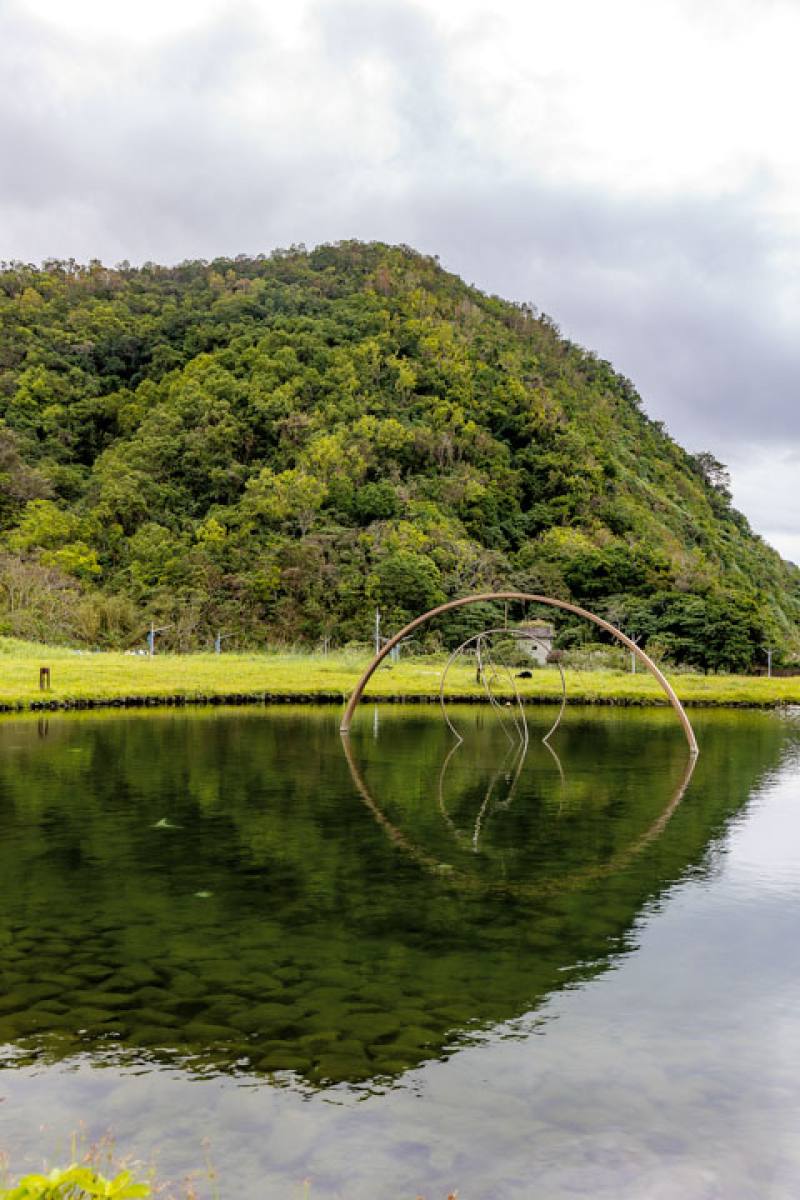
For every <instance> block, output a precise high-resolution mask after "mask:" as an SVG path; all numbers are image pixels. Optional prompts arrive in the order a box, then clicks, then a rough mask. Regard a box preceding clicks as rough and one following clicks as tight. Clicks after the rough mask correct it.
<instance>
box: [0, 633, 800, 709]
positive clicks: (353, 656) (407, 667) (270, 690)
mask: <svg viewBox="0 0 800 1200" xmlns="http://www.w3.org/2000/svg"><path fill="white" fill-rule="evenodd" d="M369 660H370V655H369V654H367V653H362V654H357V653H353V652H350V653H338V654H337V653H332V654H328V655H321V654H313V653H308V654H304V653H301V652H298V651H292V652H284V653H281V652H274V653H270V654H230V653H229V654H202V653H198V654H187V655H177V654H156V655H155V656H154V657H152V658H150V657H147V656H138V655H130V654H120V653H113V652H103V653H80V652H75V651H70V650H65V649H63V648H54V647H46V646H37V645H32V644H25V643H20V642H15V641H13V640H11V639H0V706H2V707H3V708H4V709H6V710H9V709H11V710H16V709H25V708H30V707H31V706H32V705H34V706H40V705H47V706H53V707H73V706H76V705H81V706H83V705H84V704H88V703H89V702H91V703H92V704H93V705H103V704H109V703H112V702H120V703H121V702H131V703H135V702H137V701H143V700H145V699H148V698H149V699H151V700H154V701H155V700H158V701H160V702H170V703H176V702H177V703H181V702H185V703H193V702H209V701H211V702H213V700H214V699H215V698H226V699H229V700H235V699H240V700H242V701H250V702H263V701H264V700H267V701H269V700H270V699H273V698H274V699H292V698H293V699H295V700H306V701H308V700H322V701H325V702H328V703H331V702H332V703H337V704H338V703H341V704H343V703H344V701H345V700H346V698H347V696H348V695H349V694H350V692H351V691H352V689H353V687H354V686H355V684H356V682H357V680H358V678H359V676H360V674H361V672H362V671H363V670H364V668H365V667H366V666H367V663H368V662H369ZM446 661H447V659H446V657H445V656H444V655H439V656H425V657H419V658H409V659H407V660H405V661H402V660H401V661H400V662H399V663H396V664H393V663H390V662H385V663H384V664H383V665H382V666H381V667H380V668H379V670H378V671H377V673H376V674H375V675H374V676H373V678H372V680H371V681H370V684H369V688H368V691H367V695H366V700H367V701H368V700H369V698H370V697H375V698H380V699H391V700H404V699H407V700H431V701H435V700H437V699H438V697H439V685H440V681H441V676H442V672H443V670H444V667H445V664H446ZM41 666H49V668H50V684H51V686H50V689H49V690H46V691H42V690H40V687H39V668H40V667H41ZM531 674H532V677H531V678H530V679H523V678H517V679H516V681H515V682H516V685H517V687H518V688H519V692H520V694H521V696H522V697H523V698H524V699H526V700H528V701H530V702H532V703H534V702H540V701H545V702H547V701H552V702H554V703H556V702H560V699H561V676H560V674H559V672H558V670H557V669H556V668H554V667H545V668H538V669H536V670H534V671H533V672H532V673H531ZM475 675H476V672H475V665H474V662H470V661H467V662H460V663H459V662H456V663H455V664H454V666H453V667H452V668H451V669H450V671H449V672H448V676H447V686H446V695H447V696H448V697H449V698H451V699H454V700H457V699H459V698H462V699H465V700H472V699H474V700H485V699H486V692H485V689H484V687H483V686H482V685H481V684H479V683H477V682H476V677H475ZM565 677H566V687H567V699H568V701H569V702H574V703H590V704H591V703H601V704H602V703H613V704H647V705H650V704H663V703H665V702H666V700H665V696H664V693H663V692H662V690H661V688H660V687H659V685H658V684H657V683H656V681H655V680H654V679H653V678H652V677H651V676H650V675H648V674H646V673H645V672H643V671H642V670H641V669H640V670H638V671H637V673H636V674H631V673H630V672H628V671H621V670H612V669H602V670H591V669H590V670H580V669H574V668H570V667H567V668H566V669H565ZM671 682H672V683H673V685H674V686H675V690H676V691H677V693H678V695H679V697H680V699H681V700H682V701H683V702H684V703H686V704H702V705H706V704H707V705H753V706H777V705H790V704H800V676H797V677H791V678H784V679H775V678H772V679H767V678H766V677H757V678H754V677H751V676H736V675H699V674H677V675H674V676H672V678H671ZM496 691H497V694H498V695H508V696H511V695H512V694H513V693H512V690H511V687H510V686H506V687H505V688H503V687H502V686H498V687H497V689H496Z"/></svg>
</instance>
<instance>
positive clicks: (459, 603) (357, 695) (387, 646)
mask: <svg viewBox="0 0 800 1200" xmlns="http://www.w3.org/2000/svg"><path fill="white" fill-rule="evenodd" d="M510 600H517V601H520V602H521V603H523V604H545V605H547V606H548V607H549V608H560V609H563V610H564V611H565V612H571V613H575V615H576V616H578V617H584V618H585V619H586V620H587V621H592V622H593V623H594V624H595V625H599V626H600V628H601V629H604V630H605V631H606V633H610V634H611V636H612V637H615V638H616V639H617V641H618V642H622V644H623V646H627V647H628V649H629V650H630V651H631V653H632V654H635V655H636V657H637V658H638V659H639V662H640V663H642V665H643V666H645V667H647V670H648V671H649V672H650V674H651V675H652V676H653V677H654V678H655V679H656V680H657V681H658V683H659V684H660V685H661V687H662V688H663V690H664V693H665V694H666V697H667V699H668V700H669V702H670V704H671V705H672V707H673V709H674V710H675V713H676V715H677V717H678V720H679V721H680V723H681V727H682V728H683V732H684V734H685V735H686V741H687V742H688V743H689V751H690V753H691V754H692V755H693V756H696V755H697V754H699V749H698V746H697V738H696V737H695V736H694V730H693V729H692V726H691V723H690V721H689V718H688V717H687V715H686V712H685V710H684V707H683V705H682V704H681V702H680V700H679V699H678V697H677V696H676V694H675V691H674V690H673V687H672V685H671V684H670V682H669V680H668V679H667V678H666V677H665V676H664V675H663V674H662V673H661V671H659V669H658V667H657V666H656V664H655V663H654V662H653V660H652V659H651V658H650V657H649V655H647V654H645V652H644V650H642V649H640V647H639V646H637V645H636V643H635V642H633V641H632V640H631V639H630V638H629V637H626V636H625V634H624V633H623V632H622V631H621V630H620V629H617V628H616V626H614V625H612V624H610V622H609V621H605V620H603V618H602V617H598V616H597V615H596V614H595V613H592V612H589V610H588V609H587V608H580V607H579V606H578V605H577V604H569V603H568V602H567V601H566V600H554V599H553V597H552V596H537V595H534V594H533V593H529V592H494V593H492V592H489V593H487V594H485V595H478V596H464V597H462V598H461V599H460V600H448V602H447V603H446V604H439V605H437V607H436V608H432V609H430V611H429V612H426V613H423V614H422V616H421V617H415V618H414V620H413V621H409V623H408V625H406V626H405V627H404V628H403V629H401V630H400V632H399V633H396V634H395V635H394V637H392V638H389V639H388V640H387V641H386V642H385V643H384V644H383V646H381V648H380V650H379V651H378V653H377V654H376V655H375V657H374V658H373V660H372V662H371V663H370V664H369V666H368V667H367V669H366V671H365V672H364V674H363V675H362V676H361V678H360V679H359V681H358V683H357V684H356V686H355V689H354V691H353V694H352V695H351V697H350V699H349V700H348V702H347V707H346V709H345V710H344V716H343V717H342V724H341V732H342V733H344V734H347V733H349V732H350V724H351V722H352V720H353V713H354V712H355V710H356V707H357V705H358V702H359V700H360V699H361V697H362V695H363V694H364V688H365V687H366V686H367V684H368V683H369V681H370V679H371V678H372V676H373V674H374V673H375V671H376V670H377V668H378V667H379V666H380V664H381V663H382V662H383V660H384V658H386V656H387V654H391V652H392V650H393V649H394V647H395V646H396V645H398V643H399V642H401V641H402V640H403V638H406V637H409V636H410V635H411V634H412V633H413V632H414V630H415V629H419V627H420V625H424V624H425V622H426V621H430V620H431V618H433V617H438V616H441V614H442V613H446V612H450V611H451V610H452V609H454V608H464V606H465V605H467V604H491V603H497V602H498V601H499V602H500V603H503V602H505V603H508V601H510Z"/></svg>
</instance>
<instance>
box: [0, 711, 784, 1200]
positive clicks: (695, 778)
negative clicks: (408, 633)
mask: <svg viewBox="0 0 800 1200" xmlns="http://www.w3.org/2000/svg"><path fill="white" fill-rule="evenodd" d="M338 716H339V714H338V712H335V711H333V710H330V709H328V710H316V711H315V710H297V709H281V710H272V711H270V710H242V711H238V712H226V713H219V712H212V711H208V712H205V711H201V712H197V713H189V714H174V713H160V712H158V713H153V714H147V715H144V714H143V715H136V716H124V717H121V716H118V715H101V716H91V717H68V716H62V717H58V718H50V719H45V720H41V721H37V720H31V719H26V720H9V721H6V722H4V723H0V887H1V889H2V890H1V891H0V967H1V969H2V988H0V1150H3V1151H6V1152H7V1153H8V1154H9V1156H10V1158H11V1161H12V1164H13V1166H14V1167H15V1168H16V1169H17V1170H24V1169H27V1168H28V1167H30V1166H38V1165H40V1163H41V1159H42V1156H43V1155H46V1156H48V1157H50V1158H52V1159H62V1160H63V1159H65V1158H67V1157H68V1156H69V1141H70V1135H71V1134H72V1132H73V1131H74V1130H76V1129H77V1128H79V1127H83V1128H84V1129H85V1131H86V1136H87V1137H89V1138H91V1137H95V1136H98V1135H100V1134H102V1133H103V1132H104V1131H106V1130H108V1129H110V1130H111V1131H112V1132H113V1134H114V1137H115V1139H116V1146H117V1150H118V1152H119V1153H121V1154H132V1155H135V1156H137V1157H139V1158H141V1159H143V1160H145V1161H147V1162H148V1163H151V1162H155V1163H156V1165H157V1166H158V1169H159V1171H160V1173H161V1175H162V1176H168V1177H172V1178H180V1177H181V1176H182V1175H183V1174H185V1173H186V1172H189V1171H191V1170H192V1169H197V1168H198V1167H201V1166H202V1163H203V1161H204V1158H205V1155H206V1150H205V1148H204V1143H206V1142H207V1143H208V1146H209V1148H210V1149H209V1152H210V1157H211V1160H212V1162H213V1164H214V1166H215V1168H216V1169H217V1171H218V1172H219V1173H220V1175H221V1176H222V1180H223V1182H222V1183H221V1184H220V1185H219V1190H220V1194H221V1196H222V1197H223V1200H227V1197H228V1196H234V1195H236V1194H240V1195H241V1194H248V1195H254V1196H259V1197H261V1196H264V1197H267V1198H269V1200H271V1198H272V1197H275V1198H276V1200H279V1198H280V1200H282V1198H283V1197H292V1196H296V1195H300V1194H302V1191H301V1188H302V1184H303V1181H304V1180H310V1181H311V1189H310V1196H311V1200H317V1198H319V1200H330V1198H333V1197H340V1196H341V1197H345V1196H346V1197H347V1198H348V1200H362V1198H363V1200H367V1198H369V1200H383V1198H384V1197H385V1198H386V1200H400V1198H403V1197H414V1196H416V1195H417V1194H418V1193H422V1194H424V1195H426V1196H427V1197H428V1200H434V1198H438V1197H442V1198H443V1197H444V1196H445V1195H446V1193H447V1191H448V1190H450V1189H453V1188H458V1189H459V1192H460V1195H461V1196H462V1197H463V1198H464V1200H495V1198H496V1200H506V1198H508V1200H512V1198H513V1200H528V1198H530V1200H537V1198H538V1197H546V1198H547V1200H561V1198H562V1197H598V1198H604V1197H608V1198H609V1200H610V1198H611V1197H613V1198H614V1200H634V1198H635V1200H640V1198H642V1197H647V1198H653V1200H672V1198H673V1197H674V1198H676V1200H678V1198H679V1197H680V1200H706V1198H708V1200H711V1198H716V1197H724V1198H726V1200H745V1198H751V1197H752V1198H753V1200H755V1198H756V1197H758V1198H759V1200H763V1198H774V1200H783V1198H784V1197H786V1198H787V1200H788V1198H789V1197H796V1196H797V1195H798V1194H800V1139H798V1136H797V1134H798V1130H800V1072H798V1069H797V1068H798V1065H800V940H799V939H798V935H797V917H798V910H799V907H800V837H799V836H798V835H800V786H799V785H800V723H798V722H796V721H795V720H794V718H793V717H792V716H791V715H785V716H777V715H774V714H763V713H734V712H722V713H706V714H700V715H698V716H696V718H695V724H696V727H697V732H698V737H699V739H700V744H701V757H700V759H699V761H698V763H697V766H696V769H695V771H694V773H693V775H692V776H691V778H689V779H688V780H687V761H686V750H685V742H684V740H683V737H682V734H681V732H680V729H679V728H678V727H677V725H676V723H675V721H674V718H673V717H672V715H671V714H670V713H664V712H660V711H657V710H654V711H649V712H630V711H628V712H623V713H614V712H609V711H607V710H603V711H592V710H580V709H570V710H568V713H567V716H566V718H565V721H564V725H563V726H562V728H561V729H560V730H559V733H558V734H557V736H556V738H555V739H554V746H555V748H556V750H557V757H554V756H553V755H551V754H550V753H548V751H547V749H546V748H545V747H543V746H541V745H540V744H537V743H536V740H535V735H536V727H537V725H541V730H540V733H541V732H543V731H544V730H545V729H546V728H547V726H548V724H549V719H550V714H549V713H547V712H545V711H544V710H542V711H541V712H538V713H537V712H536V711H534V712H533V714H532V724H533V726H534V728H533V734H534V740H533V741H532V744H531V749H530V753H529V755H528V757H527V759H526V760H525V761H524V762H523V763H521V764H520V763H518V761H517V759H516V754H515V751H514V750H513V748H512V747H511V745H510V743H509V741H508V739H507V738H506V735H505V732H504V729H503V727H502V724H501V722H500V721H499V719H498V717H497V716H496V714H493V713H491V712H487V711H485V710H480V709H467V710H463V711H461V712H459V713H458V723H459V726H460V728H461V729H462V732H463V733H464V734H465V742H464V744H463V746H461V747H460V748H459V749H457V750H455V751H453V752H452V753H451V750H452V745H453V743H452V739H451V737H450V735H449V734H448V732H447V730H446V728H445V727H444V725H443V723H442V722H441V719H440V718H439V716H438V715H436V714H434V713H432V712H429V711H428V710H425V709H420V708H413V709H405V710H403V709H390V708H386V707H384V708H381V709H379V710H377V711H375V710H371V709H369V708H367V707H365V708H364V711H363V713H361V715H360V720H359V722H358V724H357V725H356V727H355V728H354V732H353V735H352V738H351V742H350V744H351V749H352V755H351V758H352V761H351V762H350V763H348V761H347V758H346V756H345V754H344V753H343V750H342V744H341V742H340V739H339V735H338V732H337V726H338ZM199 1186H200V1187H201V1191H202V1186H203V1185H202V1184H201V1185H199ZM237 1189H239V1191H238V1193H237Z"/></svg>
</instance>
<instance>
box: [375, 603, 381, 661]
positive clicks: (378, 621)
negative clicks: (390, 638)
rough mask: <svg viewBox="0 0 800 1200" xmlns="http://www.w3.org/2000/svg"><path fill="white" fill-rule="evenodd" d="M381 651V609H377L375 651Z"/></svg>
mask: <svg viewBox="0 0 800 1200" xmlns="http://www.w3.org/2000/svg"><path fill="white" fill-rule="evenodd" d="M380 652H381V610H380V609H379V608H376V609H375V653H376V654H380Z"/></svg>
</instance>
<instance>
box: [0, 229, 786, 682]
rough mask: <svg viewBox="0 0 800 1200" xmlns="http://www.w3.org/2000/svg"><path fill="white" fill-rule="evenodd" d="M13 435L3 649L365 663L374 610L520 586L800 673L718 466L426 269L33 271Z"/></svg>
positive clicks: (4, 304)
mask: <svg viewBox="0 0 800 1200" xmlns="http://www.w3.org/2000/svg"><path fill="white" fill-rule="evenodd" d="M0 422H1V423H0V484H1V485H2V490H1V491H0V547H1V548H0V633H5V634H9V635H12V636H17V637H23V638H34V639H38V640H46V641H51V642H62V643H69V644H74V645H87V646H88V645H91V646H104V647H114V648H124V647H125V646H127V645H132V644H134V643H140V642H141V640H142V636H143V631H144V628H145V626H146V625H147V624H148V623H149V622H150V620H154V621H155V623H156V624H157V625H169V626H170V627H171V628H169V629H168V630H166V631H165V633H164V634H163V642H164V645H165V646H166V647H171V648H180V649H196V648H200V647H207V646H208V644H209V641H210V639H211V638H212V637H213V635H214V634H215V633H216V632H217V631H218V630H222V631H224V632H226V633H232V634H235V637H236V642H235V644H237V645H238V646H239V647H240V648H242V649H248V648H252V647H255V646H258V645H263V644H264V642H265V641H269V642H272V643H275V642H300V643H306V644H309V645H313V644H315V643H317V642H319V641H320V639H322V638H328V639H330V641H331V644H332V645H337V644H338V645H341V644H344V643H346V642H347V641H348V640H351V639H354V640H365V639H367V638H368V636H369V630H370V627H371V622H372V615H373V612H374V609H375V607H376V606H380V608H381V610H382V612H383V618H384V629H385V630H390V629H391V628H396V627H397V626H398V624H399V623H401V622H403V621H404V620H405V619H406V618H408V617H410V616H411V615H415V614H416V613H418V612H420V611H422V610H424V609H425V608H427V607H430V606H431V605H433V604H435V603H436V602H438V601H441V600H443V599H445V598H448V597H453V596H457V595H464V594H467V593H469V592H471V591H477V590H493V589H499V588H515V589H520V590H527V591H536V592H544V593H547V594H549V595H552V596H556V597H561V598H564V599H570V598H571V599H574V600H576V601H578V602H579V603H583V604H585V605H587V606H588V607H590V608H593V609H595V610H596V611H598V612H600V613H602V614H604V615H606V616H607V617H609V618H610V619H611V620H612V621H615V622H616V623H618V624H620V625H621V626H622V627H623V628H625V630H626V631H628V632H630V633H632V634H636V635H639V636H640V637H641V638H642V640H643V644H646V645H647V646H648V647H649V648H650V649H651V650H652V651H655V652H657V653H659V654H661V655H666V656H667V657H669V658H672V659H673V660H674V661H676V662H684V663H688V664H694V665H697V666H701V667H711V668H726V669H739V670H741V669H746V668H748V667H749V666H750V665H751V664H753V663H755V662H758V661H763V658H764V652H765V648H766V646H767V645H771V646H772V647H773V648H775V649H776V650H777V651H778V652H779V653H782V654H783V655H784V656H785V657H792V656H796V655H797V653H798V649H799V648H800V647H799V643H798V621H800V571H798V569H797V568H796V567H793V566H791V565H789V564H787V563H784V562H782V560H781V559H780V558H779V556H778V555H777V554H776V553H775V552H774V551H773V550H772V549H771V548H770V547H768V546H767V545H766V544H765V543H764V542H763V541H762V540H761V539H760V538H758V537H756V536H755V535H754V534H753V533H752V532H751V530H750V528H749V526H748V523H747V521H746V520H745V518H744V517H743V516H742V515H741V514H740V513H738V512H736V511H735V510H734V509H733V508H732V507H731V505H730V497H729V493H728V491H727V487H726V478H725V473H724V469H723V468H722V467H721V466H720V464H719V463H717V462H716V460H715V459H714V458H713V456H712V455H710V454H698V455H691V454H688V453H687V452H686V451H685V450H683V449H682V448H681V447H680V446H678V445H677V444H676V443H675V442H674V441H673V440H672V439H671V438H670V437H669V435H668V433H667V432H666V430H665V429H664V427H663V426H662V425H661V424H659V423H658V422H654V421H651V420H650V419H648V417H647V416H646V415H645V413H644V412H643V411H642V407H641V401H640V398H639V396H638V395H637V393H636V391H635V389H634V387H633V385H632V384H631V383H630V381H628V380H627V379H625V378H623V377H621V376H620V375H619V374H617V373H615V372H614V370H613V369H612V367H611V366H610V364H609V363H607V362H605V361H603V360H601V359H599V358H597V357H596V356H595V355H593V354H592V353H589V352H587V351H586V350H584V349H581V348H580V347H578V346H576V345H574V344H572V343H570V342H569V341H567V340H565V339H564V338H563V337H561V336H560V335H559V332H558V329H557V328H556V326H555V325H554V324H553V322H552V321H551V320H550V319H549V318H548V317H546V316H544V315H537V313H536V312H535V310H533V309H532V308H530V307H527V306H518V305H513V304H509V303H507V302H504V301H502V300H499V299H497V298H495V297H488V296H486V295H484V294H482V293H481V292H479V291H477V290H476V289H474V288H470V287H468V286H467V285H466V284H464V283H463V282H462V281H461V280H460V279H458V278H456V277H455V276H453V275H450V274H448V273H446V272H445V271H443V270H442V269H441V268H440V266H439V265H438V263H437V262H436V261H435V260H433V259H430V258H425V257H422V256H420V255H419V254H416V253H414V252H413V251H411V250H409V249H407V248H405V247H390V246H385V245H380V244H370V245H365V244H361V243H357V242H348V243H343V244H340V245H336V246H322V247H320V248H318V249H316V250H314V251H311V252H306V251H305V250H304V249H299V250H294V249H293V250H290V251H288V252H279V253H275V254H273V255H272V256H271V257H269V258H265V257H258V258H237V259H235V260H227V259H225V260H217V261H214V262H212V263H205V262H191V263H185V264H182V265H181V266H178V267H174V268H164V267H160V266H156V265H147V266H145V267H143V268H141V269H133V268H130V267H129V266H127V265H126V264H123V265H122V266H120V267H118V268H116V269H113V270H112V269H108V268H106V267H104V266H102V265H101V264H99V263H91V264H90V265H89V266H79V265H77V264H75V263H73V262H68V263H65V262H49V263H45V264H44V265H43V266H42V267H41V268H36V267H31V266H24V265H19V264H11V265H9V266H6V267H5V268H4V269H3V270H2V271H0ZM513 615H515V614H512V616H513ZM485 617H486V614H484V615H483V616H481V617H480V618H478V617H477V615H474V614H469V613H462V614H460V615H459V616H458V617H457V618H453V619H452V620H451V621H450V622H448V623H445V624H442V625H440V626H439V628H438V630H436V631H434V633H433V634H432V635H431V636H432V637H433V636H438V637H440V638H441V639H443V640H444V641H445V642H447V643H451V642H453V641H454V640H456V639H458V638H459V636H466V634H465V633H464V630H465V629H469V623H470V621H475V620H478V619H480V620H481V621H483V620H484V619H485ZM489 619H491V617H490V618H489ZM583 635H584V631H583V630H582V628H580V627H579V626H578V625H575V624H570V623H569V622H566V623H565V624H563V625H562V627H561V640H562V643H564V644H568V643H569V642H570V641H575V640H576V639H578V638H580V637H582V636H583ZM231 644H233V643H231Z"/></svg>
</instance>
